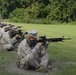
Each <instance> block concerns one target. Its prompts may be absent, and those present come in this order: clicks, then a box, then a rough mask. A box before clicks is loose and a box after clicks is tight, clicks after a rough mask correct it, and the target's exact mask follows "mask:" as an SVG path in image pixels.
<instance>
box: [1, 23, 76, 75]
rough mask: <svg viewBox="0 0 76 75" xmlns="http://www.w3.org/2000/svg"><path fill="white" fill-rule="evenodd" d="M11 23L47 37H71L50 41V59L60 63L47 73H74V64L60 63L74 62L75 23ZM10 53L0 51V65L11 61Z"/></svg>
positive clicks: (73, 74) (12, 58)
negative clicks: (61, 40)
mask: <svg viewBox="0 0 76 75" xmlns="http://www.w3.org/2000/svg"><path fill="white" fill-rule="evenodd" d="M12 24H14V25H21V26H22V30H23V31H28V30H37V31H38V34H39V36H41V35H46V36H47V38H56V37H62V36H65V37H70V38H72V39H71V40H65V41H64V42H51V43H50V45H49V47H48V49H47V52H48V53H49V59H50V61H52V62H57V61H58V62H61V63H60V64H57V65H56V66H57V67H56V68H57V69H58V70H55V71H51V72H50V73H49V74H48V75H76V64H64V63H62V62H76V25H67V24H66V25H63V24H61V25H43V24H24V23H12ZM12 55H13V53H10V52H6V51H0V65H2V64H6V63H10V62H11V61H13V60H14V59H15V56H12ZM9 56H10V57H9ZM2 57H4V59H2ZM0 69H1V67H0ZM5 72H6V71H5ZM0 73H1V71H0ZM1 75H4V73H1ZM7 75H8V74H7ZM10 75H13V74H10Z"/></svg>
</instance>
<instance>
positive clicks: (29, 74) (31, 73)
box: [6, 62, 48, 75]
mask: <svg viewBox="0 0 76 75" xmlns="http://www.w3.org/2000/svg"><path fill="white" fill-rule="evenodd" d="M6 70H7V71H8V72H10V73H14V74H15V73H16V74H22V75H47V74H48V73H40V72H36V71H35V70H24V69H20V68H18V67H17V66H16V64H15V62H14V63H10V64H9V65H7V68H6Z"/></svg>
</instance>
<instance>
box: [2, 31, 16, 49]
mask: <svg viewBox="0 0 76 75" xmlns="http://www.w3.org/2000/svg"><path fill="white" fill-rule="evenodd" d="M16 41H17V40H16V38H15V37H13V38H12V39H11V37H10V35H9V31H7V32H5V33H4V34H3V36H2V38H1V44H2V46H3V49H11V48H14V46H13V45H12V44H13V43H15V42H16Z"/></svg>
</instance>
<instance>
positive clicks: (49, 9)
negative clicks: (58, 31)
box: [0, 0, 76, 24]
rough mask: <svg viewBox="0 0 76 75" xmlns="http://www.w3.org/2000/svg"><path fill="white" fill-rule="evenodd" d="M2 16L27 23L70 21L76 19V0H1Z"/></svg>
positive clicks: (0, 14) (0, 15) (0, 13)
mask: <svg viewBox="0 0 76 75" xmlns="http://www.w3.org/2000/svg"><path fill="white" fill-rule="evenodd" d="M0 18H3V19H6V18H8V19H9V20H10V21H14V22H25V23H45V24H46V23H53V22H60V23H63V22H67V23H68V22H71V21H75V20H76V0H0Z"/></svg>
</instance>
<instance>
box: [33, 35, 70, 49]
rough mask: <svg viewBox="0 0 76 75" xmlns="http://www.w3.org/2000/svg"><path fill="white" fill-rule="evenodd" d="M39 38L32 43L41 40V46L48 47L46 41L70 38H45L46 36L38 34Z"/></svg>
mask: <svg viewBox="0 0 76 75" xmlns="http://www.w3.org/2000/svg"><path fill="white" fill-rule="evenodd" d="M39 38H40V39H39V40H36V41H35V42H34V43H33V44H36V43H38V42H43V46H44V47H45V48H47V47H48V44H46V41H49V42H59V41H63V40H71V38H64V36H63V37H62V38H46V36H40V37H39Z"/></svg>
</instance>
